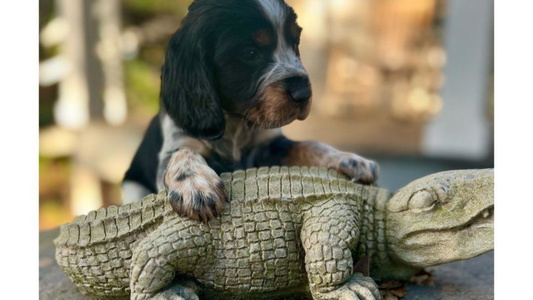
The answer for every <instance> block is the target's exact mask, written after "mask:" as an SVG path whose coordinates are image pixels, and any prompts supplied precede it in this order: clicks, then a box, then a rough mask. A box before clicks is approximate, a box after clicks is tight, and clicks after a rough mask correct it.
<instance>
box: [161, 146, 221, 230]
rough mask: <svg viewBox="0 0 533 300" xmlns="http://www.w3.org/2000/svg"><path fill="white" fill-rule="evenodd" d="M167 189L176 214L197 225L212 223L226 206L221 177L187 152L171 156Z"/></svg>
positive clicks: (194, 155)
mask: <svg viewBox="0 0 533 300" xmlns="http://www.w3.org/2000/svg"><path fill="white" fill-rule="evenodd" d="M165 186H166V188H167V189H168V196H169V198H170V203H171V204H172V207H173V208H174V210H175V211H176V213H177V214H178V215H180V216H184V217H188V218H190V219H193V220H196V221H200V222H204V223H207V222H209V220H211V219H214V218H215V217H216V216H217V215H218V214H219V213H220V212H221V211H222V209H223V208H224V205H225V204H226V203H227V197H226V192H225V188H224V183H223V182H222V181H221V180H220V177H219V176H218V175H217V174H216V173H215V171H213V170H212V169H211V168H209V166H208V165H207V164H206V162H205V160H204V159H203V158H202V157H201V156H200V155H198V154H196V153H194V152H192V151H191V150H189V149H186V148H184V149H181V150H179V151H177V152H176V153H174V154H173V155H172V158H171V160H170V163H169V164H168V167H167V171H166V174H165Z"/></svg>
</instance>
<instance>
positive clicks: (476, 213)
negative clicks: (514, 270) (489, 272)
mask: <svg viewBox="0 0 533 300" xmlns="http://www.w3.org/2000/svg"><path fill="white" fill-rule="evenodd" d="M493 216H494V170H493V169H485V170H462V171H453V172H442V173H437V174H433V175H430V176H427V177H424V178H421V179H419V180H416V181H414V182H412V183H410V184H409V185H407V186H406V187H404V188H402V189H400V190H399V191H398V192H397V193H396V194H395V195H394V196H393V197H392V198H391V200H390V201H389V202H388V203H387V220H386V224H387V226H386V227H387V229H386V235H387V241H388V243H389V244H388V245H389V255H390V256H391V258H392V259H393V260H394V261H395V262H396V263H399V264H401V265H403V266H406V267H416V268H423V267H429V266H434V265H438V264H442V263H447V262H452V261H457V260H463V259H468V258H472V257H475V256H478V255H481V254H483V253H486V252H488V251H490V250H493V249H494V217H493Z"/></svg>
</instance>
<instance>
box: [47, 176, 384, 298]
mask: <svg viewBox="0 0 533 300" xmlns="http://www.w3.org/2000/svg"><path fill="white" fill-rule="evenodd" d="M221 178H222V180H223V181H224V184H225V187H226V190H227V192H228V195H229V198H230V205H228V207H226V209H225V210H224V211H223V212H222V214H221V216H220V217H219V218H218V219H216V220H213V221H211V222H210V223H209V225H207V226H206V225H203V224H200V223H197V222H194V221H191V220H189V219H186V218H181V217H178V216H177V215H176V214H175V213H174V212H173V211H172V208H171V206H170V204H169V202H168V201H167V198H166V192H162V193H160V194H158V195H151V196H148V197H146V198H145V199H143V200H142V201H140V202H137V203H133V204H129V205H125V206H122V207H110V208H108V209H100V210H98V211H92V212H90V213H88V214H87V215H86V216H80V217H77V218H76V219H75V220H74V221H73V222H72V223H70V224H66V225H63V226H62V227H61V232H60V236H59V237H58V238H57V239H56V240H55V244H56V259H57V261H58V263H59V265H60V266H61V267H62V268H63V270H64V271H65V272H66V273H67V274H68V275H69V276H70V278H71V279H72V281H73V282H74V283H75V284H76V285H77V286H78V287H79V289H80V291H81V292H82V293H84V294H88V295H91V296H94V297H96V298H99V299H115V298H117V297H118V298H120V297H127V296H128V295H129V294H130V292H131V286H132V285H133V286H135V285H136V284H138V283H139V282H141V281H142V280H141V279H142V278H141V277H143V276H145V277H150V278H156V279H158V280H160V279H163V278H164V279H165V280H162V281H161V282H159V281H157V280H156V281H154V282H151V283H150V284H149V285H150V288H149V290H150V291H152V290H157V289H158V288H162V287H164V286H165V285H166V284H168V280H171V278H172V277H173V275H174V274H175V273H176V274H183V275H189V276H194V277H195V278H196V279H197V280H199V281H200V282H204V283H206V285H208V286H211V287H214V288H219V289H230V290H242V291H245V290H247V291H252V290H261V289H263V290H265V291H273V290H276V289H279V288H283V287H285V288H288V287H295V286H296V285H302V284H304V283H305V282H306V277H307V276H306V273H305V268H304V261H303V247H302V245H301V243H302V242H301V241H300V239H299V235H300V231H301V229H302V223H303V222H304V221H305V220H308V221H307V222H308V223H309V222H311V218H305V217H304V215H305V213H306V212H308V211H311V210H316V212H313V216H315V217H314V218H316V222H320V220H321V219H320V212H319V211H322V210H331V209H332V207H333V209H334V210H335V209H338V210H341V212H340V213H339V220H340V219H342V218H340V217H342V216H344V215H346V217H347V218H349V219H350V220H352V219H353V222H356V223H359V222H360V220H361V218H360V211H361V210H362V207H363V204H364V203H363V202H365V201H368V203H370V205H374V204H373V200H371V199H370V198H372V199H374V198H375V196H376V194H377V193H378V192H379V191H384V190H381V189H378V188H375V187H368V186H366V187H365V186H362V185H358V184H353V183H351V182H349V181H347V180H346V179H345V178H344V177H342V176H341V175H339V174H337V173H335V172H333V171H329V170H327V169H325V168H314V167H312V168H306V167H303V168H297V167H294V168H287V167H272V168H260V169H248V170H246V171H236V172H234V173H225V174H222V175H221ZM346 195H349V197H346ZM367 198H368V199H367ZM329 199H335V201H334V203H330V204H327V203H328V201H326V200H329ZM355 200H360V201H355ZM324 203H326V204H324ZM315 204H318V205H315ZM337 206H338V208H336V207H337ZM339 208H340V209H339ZM328 214H329V212H328ZM324 217H325V218H326V219H330V218H331V216H330V215H328V216H324ZM313 222H315V221H313ZM350 222H352V221H350ZM357 225H358V224H354V225H353V226H352V227H354V228H357V227H358V226H357ZM335 226H337V225H335ZM338 226H340V227H339V228H340V229H342V230H344V229H343V228H344V227H343V225H342V224H339V225H338ZM315 227H316V226H315ZM310 228H311V227H310ZM313 228H314V227H313ZM310 230H311V229H310ZM350 230H353V229H350ZM358 232H359V231H356V233H357V234H358ZM351 234H352V235H353V233H351ZM200 244H201V245H200ZM157 249H160V250H159V252H158V250H157ZM168 249H170V250H171V253H170V252H168V253H167V252H165V251H167V250H168ZM170 250H168V251H170ZM135 253H137V254H135ZM241 254H242V255H241ZM269 255H271V256H272V257H271V259H272V263H274V262H275V261H277V260H279V262H276V263H281V262H283V263H285V264H287V266H288V267H287V270H286V274H285V273H283V274H281V273H280V274H274V271H275V268H274V269H273V270H268V269H265V268H264V266H265V263H266V261H263V260H264V259H265V257H268V256H269ZM256 256H257V257H256ZM161 257H164V258H162V259H163V261H172V262H173V263H172V264H173V265H175V266H178V270H175V269H165V270H164V273H157V272H160V271H161V270H159V271H158V269H157V266H155V267H154V268H156V269H154V271H153V273H149V274H145V273H139V272H137V271H135V270H143V272H146V270H148V268H145V267H144V266H145V265H147V264H148V265H151V263H150V261H151V259H157V260H159V259H160V258H161ZM194 257H199V259H197V258H194ZM350 259H351V257H350ZM267 261H269V260H268V259H267ZM156 265H157V264H156ZM235 266H240V268H236V267H235ZM243 266H244V267H243ZM273 266H274V265H273ZM139 268H140V269H139ZM254 268H255V269H254ZM257 268H259V269H257ZM232 270H233V271H235V272H236V274H235V276H227V275H229V274H230V273H231V272H232ZM254 270H255V271H254ZM258 271H260V273H261V275H260V277H261V276H262V277H263V278H266V279H264V280H263V279H260V278H252V277H253V276H252V273H254V274H255V273H257V272H258ZM271 271H272V274H270V272H271ZM228 272H229V273H228ZM237 273H238V274H248V273H249V276H244V277H238V276H237ZM143 274H145V275H143ZM257 274H259V273H257ZM270 276H274V277H272V280H271V281H269V279H268V278H270ZM140 278H141V279H140ZM274 278H276V280H274ZM152 285H153V286H152ZM154 286H155V287H154ZM141 294H142V293H141ZM141 294H139V295H141ZM143 295H144V294H143ZM143 297H144V296H138V297H137V296H135V297H134V298H138V299H144V298H143Z"/></svg>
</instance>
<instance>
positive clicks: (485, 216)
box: [482, 208, 490, 219]
mask: <svg viewBox="0 0 533 300" xmlns="http://www.w3.org/2000/svg"><path fill="white" fill-rule="evenodd" d="M489 215H490V212H489V209H488V208H487V209H485V210H484V211H483V213H482V216H483V218H485V219H486V218H488V217H489Z"/></svg>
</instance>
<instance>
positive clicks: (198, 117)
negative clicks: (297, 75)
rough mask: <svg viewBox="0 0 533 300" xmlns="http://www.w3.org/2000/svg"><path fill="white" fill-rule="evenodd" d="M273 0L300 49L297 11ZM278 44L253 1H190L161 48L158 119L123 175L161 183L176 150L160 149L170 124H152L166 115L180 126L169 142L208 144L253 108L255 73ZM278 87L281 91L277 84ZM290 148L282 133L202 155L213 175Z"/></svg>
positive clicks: (272, 160)
mask: <svg viewBox="0 0 533 300" xmlns="http://www.w3.org/2000/svg"><path fill="white" fill-rule="evenodd" d="M279 3H280V4H281V5H282V8H283V9H285V13H286V15H287V20H286V24H284V26H285V30H284V31H285V34H284V38H285V39H286V41H287V43H288V44H289V45H291V47H292V48H291V49H294V50H295V51H296V52H297V53H298V54H299V52H298V44H299V39H295V38H294V37H292V36H290V26H291V25H294V24H295V22H296V14H295V13H294V11H293V10H292V8H290V7H289V6H287V5H286V4H284V2H283V1H281V0H279ZM258 30H262V31H267V32H269V33H270V34H271V35H272V39H271V40H272V42H271V43H269V44H260V43H259V42H258V41H257V40H255V39H254V38H253V37H254V33H256V32H257V31H258ZM277 43H278V37H277V29H276V28H274V25H273V24H272V23H271V21H270V20H269V19H268V18H267V16H266V15H265V12H264V11H263V10H262V8H261V6H260V4H259V2H258V1H257V0H195V1H194V2H193V3H192V4H191V6H190V7H189V13H188V15H187V16H186V17H185V18H184V19H183V22H182V24H181V27H180V28H179V29H178V31H176V33H175V34H174V35H173V36H172V38H171V39H170V41H169V44H168V47H167V52H166V56H165V62H164V64H163V67H162V72H161V94H160V102H161V111H160V113H159V115H158V116H159V117H155V118H154V119H153V120H152V122H151V123H150V127H149V128H148V130H147V132H146V134H145V136H144V139H143V141H142V143H141V146H140V148H139V149H138V151H137V153H136V154H135V157H134V159H133V161H132V164H131V166H130V169H129V170H128V171H127V173H126V176H125V178H124V180H125V181H128V180H129V181H134V182H137V183H140V184H141V185H143V186H144V187H146V188H147V189H149V190H150V191H151V192H157V190H158V187H161V185H160V183H161V182H159V183H157V181H158V180H159V181H160V180H161V176H159V175H160V174H161V173H162V172H161V171H162V170H163V171H164V170H165V169H166V166H167V164H168V162H169V160H170V155H171V153H170V151H177V150H178V149H162V145H163V139H164V138H165V139H166V138H169V137H167V135H164V134H163V132H162V130H169V129H168V128H167V127H165V128H163V127H162V126H161V124H160V122H158V121H162V120H163V119H164V118H165V116H166V115H168V116H169V117H170V118H171V119H172V121H173V123H174V125H175V126H176V128H179V129H181V131H179V130H178V131H179V132H178V133H177V134H173V135H172V137H170V139H179V138H180V137H184V136H188V137H193V138H196V139H199V140H203V141H209V143H215V142H217V140H219V139H220V138H222V137H223V135H224V133H225V130H226V118H227V117H228V116H231V117H237V118H243V119H245V118H244V116H246V113H247V111H248V110H249V109H252V108H254V107H256V106H257V105H258V103H257V102H256V101H258V100H257V98H258V90H259V87H260V84H261V82H260V78H261V77H262V76H263V75H264V74H265V73H267V71H268V70H269V68H270V67H271V66H272V63H273V62H274V57H273V54H274V51H275V50H276V47H277ZM249 49H254V50H255V51H256V54H257V55H255V56H254V57H253V58H251V57H248V56H247V51H248V50H249ZM289 75H290V74H289ZM280 84H281V85H286V86H287V87H286V88H288V84H286V83H285V82H284V81H280ZM309 84H310V83H309ZM254 125H256V124H254ZM165 126H167V125H165ZM166 144H167V141H166V140H165V145H166ZM289 145H290V143H289V140H288V139H285V138H283V139H276V140H275V141H274V142H273V143H269V142H267V143H266V144H265V145H263V146H257V145H253V146H246V147H248V148H244V149H240V150H241V153H242V156H241V157H240V158H239V159H237V160H234V158H233V156H232V155H231V154H230V153H223V152H224V151H222V152H221V151H219V152H217V151H214V150H213V151H210V152H209V153H207V154H206V153H202V155H203V157H204V159H205V160H206V162H207V164H208V165H209V167H211V168H212V169H213V170H214V171H215V172H216V173H217V174H220V173H223V172H232V171H234V170H237V169H244V168H249V167H254V166H263V165H281V164H282V163H281V162H282V157H283V156H284V155H285V154H286V153H287V151H288V148H287V147H288V146H289ZM161 151H165V152H168V155H164V154H165V153H160V152H161ZM160 159H161V161H159V160H160Z"/></svg>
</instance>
